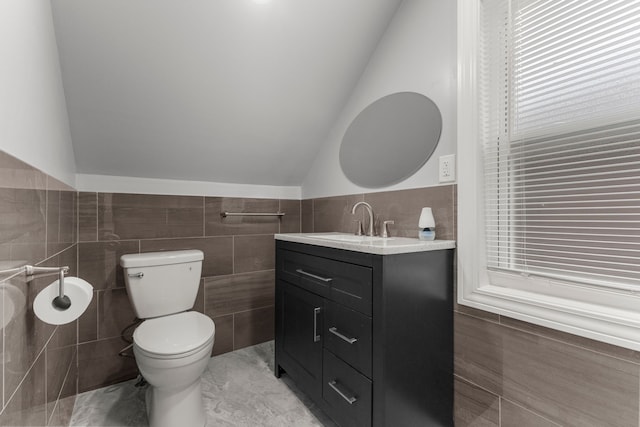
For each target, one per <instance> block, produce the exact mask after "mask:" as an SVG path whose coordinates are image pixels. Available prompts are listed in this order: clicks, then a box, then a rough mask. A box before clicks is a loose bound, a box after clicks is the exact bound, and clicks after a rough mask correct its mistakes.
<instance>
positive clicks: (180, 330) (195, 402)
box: [120, 250, 215, 427]
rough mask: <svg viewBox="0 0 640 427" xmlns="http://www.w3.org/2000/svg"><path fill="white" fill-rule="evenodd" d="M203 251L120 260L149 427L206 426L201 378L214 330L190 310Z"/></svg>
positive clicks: (146, 255)
mask: <svg viewBox="0 0 640 427" xmlns="http://www.w3.org/2000/svg"><path fill="white" fill-rule="evenodd" d="M203 259H204V255H203V253H202V251H198V250H187V251H169V252H148V253H141V254H129V255H123V256H122V257H120V265H121V266H122V267H123V268H124V273H125V282H126V285H127V292H128V293H129V299H130V300H131V303H132V304H133V309H134V310H135V312H136V316H138V318H140V319H146V320H145V321H144V322H142V323H141V324H140V325H139V326H138V327H137V328H136V330H135V331H134V333H133V353H134V354H135V356H136V363H137V364H138V368H139V369H140V373H141V374H142V376H143V377H144V378H145V379H146V380H147V382H148V383H149V388H148V389H147V395H146V401H147V415H148V418H149V426H150V427H175V426H190V427H191V426H193V427H201V426H204V425H205V423H206V417H205V413H204V407H203V404H202V395H201V394H202V392H201V388H200V376H201V375H202V373H203V372H204V370H205V369H206V367H207V363H208V362H209V358H210V357H211V349H212V348H213V340H214V336H215V324H214V323H213V321H212V320H211V319H210V318H209V317H208V316H205V315H204V314H200V313H198V312H195V311H187V310H190V309H191V308H192V307H193V304H194V303H195V300H196V296H197V294H198V287H199V283H200V273H201V271H202V260H203Z"/></svg>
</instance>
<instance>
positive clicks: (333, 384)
mask: <svg viewBox="0 0 640 427" xmlns="http://www.w3.org/2000/svg"><path fill="white" fill-rule="evenodd" d="M327 384H329V387H331V388H332V389H333V391H335V392H336V393H338V394H339V395H340V397H342V398H343V399H344V400H346V401H347V403H348V404H349V405H353V404H354V403H355V402H356V401H357V400H358V399H357V398H356V397H355V396H351V397H349V396H347V395H346V394H345V393H344V392H343V391H342V390H340V389H339V388H338V383H337V382H336V381H335V380H333V381H329V382H328V383H327Z"/></svg>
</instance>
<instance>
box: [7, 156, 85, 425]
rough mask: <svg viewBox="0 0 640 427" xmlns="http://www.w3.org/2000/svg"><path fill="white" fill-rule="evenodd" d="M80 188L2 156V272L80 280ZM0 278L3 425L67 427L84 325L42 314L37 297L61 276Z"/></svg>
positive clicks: (75, 391)
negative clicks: (64, 273)
mask: <svg viewBox="0 0 640 427" xmlns="http://www.w3.org/2000/svg"><path fill="white" fill-rule="evenodd" d="M76 196H77V193H76V191H75V190H74V189H72V188H70V187H68V186H66V185H65V184H63V183H61V182H59V181H57V180H55V179H54V178H52V177H50V176H47V175H46V174H44V173H42V172H41V171H39V170H37V169H35V168H33V167H31V166H29V165H27V164H25V163H23V162H21V161H19V160H17V159H15V158H14V157H12V156H9V155H7V154H6V153H4V152H2V151H0V265H2V267H0V269H7V268H13V267H19V266H23V265H26V264H32V265H40V266H61V265H67V266H69V267H70V273H69V274H70V275H73V276H75V275H77V261H76V260H77V244H76V228H77V227H76V218H77V216H76V205H77V204H76ZM9 277H10V276H8V275H5V276H0V289H2V294H1V295H0V298H2V301H1V303H2V305H0V307H2V309H0V311H2V312H1V313H0V316H1V318H2V322H1V325H2V326H3V327H2V334H1V335H0V341H1V343H0V345H2V371H1V373H0V375H1V378H0V381H2V390H1V393H0V398H1V402H2V410H1V412H0V425H1V426H46V425H67V424H68V420H69V419H70V417H71V410H72V409H73V402H74V401H75V395H76V393H77V388H76V375H77V369H76V354H77V322H72V323H70V324H68V325H63V326H52V325H48V324H46V323H43V322H41V321H40V320H39V319H38V318H36V317H35V315H34V313H33V309H32V305H33V300H34V298H35V296H36V295H37V294H38V292H40V291H41V290H42V289H44V288H45V287H46V286H48V285H49V283H51V282H53V281H54V280H55V277H53V278H52V277H40V278H38V279H35V280H32V281H30V282H28V283H27V282H26V277H25V275H24V274H20V275H18V276H16V277H13V278H9Z"/></svg>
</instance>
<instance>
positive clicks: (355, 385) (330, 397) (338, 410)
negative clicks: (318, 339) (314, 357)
mask: <svg viewBox="0 0 640 427" xmlns="http://www.w3.org/2000/svg"><path fill="white" fill-rule="evenodd" d="M322 361H323V370H324V374H323V376H322V378H323V383H322V399H323V400H324V401H325V402H326V403H327V404H328V406H329V415H331V416H332V417H333V418H334V419H335V420H336V421H337V422H338V424H340V425H341V426H343V427H345V426H367V427H369V426H371V381H370V380H369V379H368V378H367V377H365V376H364V375H362V374H360V373H359V372H358V371H356V370H355V369H354V368H352V367H351V366H349V365H347V364H346V363H345V362H343V361H342V360H340V359H338V358H337V357H336V356H334V355H333V354H331V352H329V351H328V350H326V349H325V350H324V352H323V360H322Z"/></svg>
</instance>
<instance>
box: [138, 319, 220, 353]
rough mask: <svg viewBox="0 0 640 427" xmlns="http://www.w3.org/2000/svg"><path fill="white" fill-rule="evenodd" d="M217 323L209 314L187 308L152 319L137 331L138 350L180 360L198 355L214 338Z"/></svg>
mask: <svg viewBox="0 0 640 427" xmlns="http://www.w3.org/2000/svg"><path fill="white" fill-rule="evenodd" d="M214 335H215V324H214V323H213V320H211V319H210V318H209V317H208V316H205V315H204V314H202V313H198V312H196V311H186V312H183V313H178V314H172V315H169V316H162V317H157V318H154V319H148V320H145V321H144V322H142V323H141V324H140V325H139V326H138V327H137V328H136V330H135V331H134V333H133V342H134V345H135V346H136V347H137V349H138V350H139V351H140V352H142V353H143V354H145V355H146V356H148V357H151V358H154V359H177V358H184V357H187V356H190V355H192V354H195V353H197V352H199V351H200V350H202V349H203V348H205V347H207V346H208V345H209V344H210V343H211V341H213V338H214Z"/></svg>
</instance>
